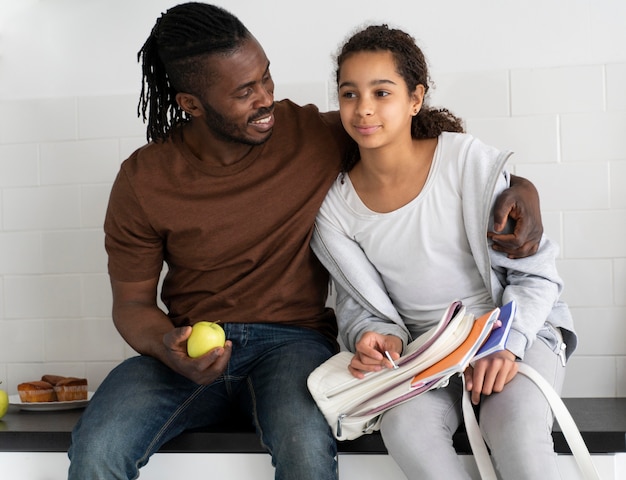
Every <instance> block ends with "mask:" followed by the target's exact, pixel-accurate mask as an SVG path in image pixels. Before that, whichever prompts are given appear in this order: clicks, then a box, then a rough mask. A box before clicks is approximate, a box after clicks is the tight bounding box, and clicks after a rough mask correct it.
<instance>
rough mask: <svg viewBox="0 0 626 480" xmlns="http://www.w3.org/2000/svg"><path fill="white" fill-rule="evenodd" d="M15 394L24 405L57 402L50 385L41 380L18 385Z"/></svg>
mask: <svg viewBox="0 0 626 480" xmlns="http://www.w3.org/2000/svg"><path fill="white" fill-rule="evenodd" d="M17 393H18V394H19V396H20V400H21V401H22V402H24V403H36V402H54V401H56V400H57V396H56V393H55V392H54V387H53V386H52V384H50V383H48V382H44V381H43V380H35V381H33V382H25V383H20V384H19V385H18V386H17Z"/></svg>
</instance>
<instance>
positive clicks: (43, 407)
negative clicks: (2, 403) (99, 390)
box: [9, 392, 93, 412]
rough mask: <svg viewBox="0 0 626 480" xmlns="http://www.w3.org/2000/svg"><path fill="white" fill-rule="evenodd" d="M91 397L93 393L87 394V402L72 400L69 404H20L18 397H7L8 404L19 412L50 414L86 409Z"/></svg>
mask: <svg viewBox="0 0 626 480" xmlns="http://www.w3.org/2000/svg"><path fill="white" fill-rule="evenodd" d="M92 396H93V392H87V400H73V401H71V402H22V401H21V400H20V396H19V395H9V404H11V405H14V406H16V407H17V408H19V409H20V410H30V411H37V412H52V411H55V410H73V409H74V408H83V407H86V406H87V404H88V403H89V400H91V397H92Z"/></svg>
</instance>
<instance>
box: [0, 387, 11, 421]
mask: <svg viewBox="0 0 626 480" xmlns="http://www.w3.org/2000/svg"><path fill="white" fill-rule="evenodd" d="M0 383H2V382H0ZM8 409H9V396H8V395H7V392H5V391H4V390H0V418H2V417H4V414H5V413H7V410H8Z"/></svg>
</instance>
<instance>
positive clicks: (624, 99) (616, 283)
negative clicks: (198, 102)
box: [0, 64, 626, 397]
mask: <svg viewBox="0 0 626 480" xmlns="http://www.w3.org/2000/svg"><path fill="white" fill-rule="evenodd" d="M434 77H435V81H436V87H437V88H436V89H435V90H434V91H433V92H432V102H431V103H432V104H435V105H444V106H446V107H448V108H450V109H451V110H452V111H454V112H455V113H457V114H459V115H460V116H462V117H464V118H465V120H466V125H467V129H468V131H470V132H471V133H473V134H475V135H476V136H478V137H480V138H481V139H482V140H484V141H485V142H487V143H490V144H493V145H496V146H498V147H500V148H506V149H511V150H513V151H515V155H514V157H513V159H512V162H511V169H512V171H514V172H516V173H518V174H520V175H523V176H525V177H528V178H530V179H531V180H533V182H534V183H535V185H536V186H537V187H538V189H539V191H540V194H541V198H542V209H543V212H544V227H545V231H546V233H547V234H548V235H549V236H550V237H552V238H553V239H555V240H556V241H558V242H559V243H560V245H561V258H560V260H559V269H560V272H561V275H562V277H563V278H564V280H565V284H566V286H565V291H564V294H563V298H564V300H566V301H567V302H568V303H569V304H570V305H571V307H572V312H573V315H574V317H575V320H576V325H577V329H578V331H579V334H580V337H581V339H580V347H579V349H578V351H577V352H576V353H575V354H574V356H573V357H572V360H571V363H570V367H569V371H568V377H567V380H566V384H565V390H564V395H567V396H587V395H599V396H608V397H610V396H616V395H622V396H623V395H626V327H625V326H626V242H625V241H624V238H626V189H625V188H624V183H625V181H626V135H624V132H626V93H625V92H626V89H624V85H626V64H607V65H581V66H578V67H571V66H569V67H559V66H555V67H553V68H538V69H514V70H500V71H488V72H470V73H446V74H445V75H436V74H434ZM332 90H333V87H332V85H331V86H329V85H326V84H324V83H310V84H298V85H277V96H278V97H279V98H280V97H291V98H294V99H295V100H297V101H298V102H299V103H307V102H312V103H316V104H318V105H320V106H321V107H322V109H325V107H326V106H327V105H333V104H334V102H335V98H334V94H332V93H331V94H328V93H327V92H328V91H332ZM136 106H137V98H136V96H135V95H114V96H99V97H78V98H59V99H43V100H41V99H39V100H16V101H4V102H0V112H1V114H0V226H1V228H0V380H2V381H3V382H4V384H5V385H6V386H7V387H8V390H9V392H10V393H14V392H15V389H16V385H17V383H20V382H21V381H24V380H27V379H33V378H37V377H38V376H40V375H41V374H44V373H55V372H56V373H62V374H68V375H70V374H71V375H80V376H87V377H88V378H89V379H90V383H91V385H92V387H94V388H95V387H96V386H97V385H98V384H99V383H100V382H101V381H102V379H103V378H104V377H105V376H106V374H107V373H108V372H109V371H110V370H111V369H112V368H113V367H114V366H115V365H117V364H118V363H119V361H121V360H122V359H123V358H125V357H128V356H130V355H133V353H134V352H133V351H132V349H130V348H129V347H128V346H127V345H125V343H124V342H123V341H122V340H121V338H120V337H119V334H118V333H117V332H116V330H115V328H114V327H113V324H112V322H111V318H110V315H111V314H110V309H111V294H110V287H109V280H108V276H107V275H106V255H105V252H104V247H103V233H102V221H103V218H104V212H105V208H106V203H107V200H108V194H109V190H110V186H111V183H112V181H113V179H114V177H115V174H116V172H117V169H118V167H119V163H120V162H121V161H122V160H123V159H124V158H126V157H127V156H128V155H129V154H130V153H131V152H132V151H133V150H134V149H135V148H137V147H138V146H140V145H142V144H143V143H144V141H145V140H144V138H145V137H144V135H145V133H144V128H143V126H142V124H141V122H140V121H138V120H137V119H136V116H135V115H136ZM581 379H585V380H584V381H581Z"/></svg>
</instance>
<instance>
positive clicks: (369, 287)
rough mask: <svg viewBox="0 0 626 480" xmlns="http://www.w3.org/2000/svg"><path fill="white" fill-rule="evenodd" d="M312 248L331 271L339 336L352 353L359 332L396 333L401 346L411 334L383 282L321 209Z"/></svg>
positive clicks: (365, 257) (359, 334)
mask: <svg viewBox="0 0 626 480" xmlns="http://www.w3.org/2000/svg"><path fill="white" fill-rule="evenodd" d="M311 247H312V249H313V251H314V253H315V254H316V255H317V257H318V258H319V259H320V261H321V262H322V264H323V265H324V266H325V267H326V269H327V270H328V272H329V273H330V275H331V277H332V280H333V282H334V284H335V289H336V292H337V301H336V314H337V324H338V327H339V335H340V337H341V340H342V341H343V343H344V345H345V346H346V347H347V348H348V349H349V350H350V351H352V352H354V351H355V345H356V343H357V342H358V340H359V339H360V338H361V335H363V333H365V332H367V331H374V332H377V333H380V334H382V335H395V336H397V337H399V338H400V339H401V340H402V343H403V347H404V346H406V344H407V343H408V342H409V341H410V334H409V331H408V329H407V328H406V326H405V325H404V322H403V321H402V319H401V317H400V315H399V314H398V312H397V310H396V309H395V307H394V305H393V303H392V302H391V300H390V298H389V295H388V294H387V291H386V289H385V286H384V283H383V281H382V279H381V277H380V275H379V273H378V271H377V270H376V269H375V268H374V266H373V265H372V264H371V262H370V261H369V260H368V258H367V256H366V255H365V253H364V252H363V250H362V249H361V247H360V246H359V245H358V244H357V243H356V242H355V241H354V240H353V239H351V238H350V237H348V236H347V235H346V234H345V232H343V231H342V230H341V229H340V228H339V227H337V226H336V225H334V224H333V222H332V220H331V218H330V217H329V215H328V214H327V212H325V211H324V207H322V209H321V210H320V213H319V214H318V216H317V220H316V223H315V228H314V231H313V237H312V240H311Z"/></svg>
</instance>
